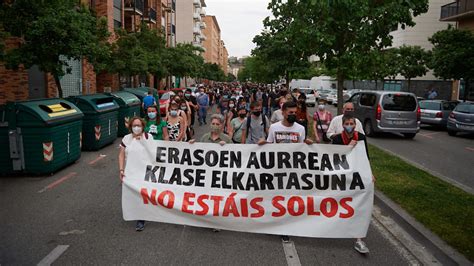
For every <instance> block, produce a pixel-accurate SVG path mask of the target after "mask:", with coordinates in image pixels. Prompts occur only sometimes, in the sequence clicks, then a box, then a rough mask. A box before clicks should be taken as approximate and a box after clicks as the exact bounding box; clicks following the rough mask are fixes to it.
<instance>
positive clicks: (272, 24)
mask: <svg viewBox="0 0 474 266" xmlns="http://www.w3.org/2000/svg"><path fill="white" fill-rule="evenodd" d="M269 9H271V11H272V13H273V16H274V18H273V19H269V18H267V19H266V21H265V23H264V24H265V26H266V31H267V32H268V34H270V35H271V36H278V35H280V34H281V33H283V38H281V40H282V41H283V42H285V43H281V42H280V43H278V44H280V45H283V47H285V46H286V45H288V44H291V45H290V48H288V47H285V48H283V50H285V51H286V52H289V53H292V52H293V51H296V52H297V54H300V55H301V58H306V57H307V56H309V55H317V56H318V57H319V59H320V61H321V62H322V63H323V64H324V65H325V66H326V67H327V68H328V69H329V70H333V71H334V72H335V73H336V77H337V80H338V98H339V99H342V98H343V97H342V87H343V81H344V79H346V78H348V76H349V75H350V74H351V72H352V73H353V74H354V69H355V67H356V66H357V65H358V58H360V57H361V56H363V55H366V54H368V53H370V51H372V50H374V49H379V50H380V49H383V48H385V47H389V46H390V45H391V43H392V37H391V36H390V34H389V33H390V32H391V31H393V30H394V29H396V28H397V27H401V28H405V27H406V26H413V25H414V24H415V23H414V22H413V16H417V15H419V14H422V13H424V12H426V11H427V10H428V0H419V1H410V0H384V1H380V0H370V1H367V0H351V1H335V0H328V1H317V0H311V1H298V0H288V1H281V0H272V1H271V3H270V4H269ZM285 44H286V45H285ZM257 45H259V43H258V42H257ZM338 111H339V113H340V112H341V111H342V101H339V104H338Z"/></svg>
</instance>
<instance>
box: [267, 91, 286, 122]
mask: <svg viewBox="0 0 474 266" xmlns="http://www.w3.org/2000/svg"><path fill="white" fill-rule="evenodd" d="M277 101H278V106H279V107H280V109H278V110H276V111H274V112H273V113H272V116H271V117H270V122H271V123H272V124H275V123H276V122H280V121H283V118H284V117H283V110H282V107H283V104H285V103H286V102H287V100H286V97H280V98H278V100H277Z"/></svg>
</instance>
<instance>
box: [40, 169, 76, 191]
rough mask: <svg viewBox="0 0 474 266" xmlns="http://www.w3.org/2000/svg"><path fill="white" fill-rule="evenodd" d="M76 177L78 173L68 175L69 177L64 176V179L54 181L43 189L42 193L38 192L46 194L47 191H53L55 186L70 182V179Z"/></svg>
mask: <svg viewBox="0 0 474 266" xmlns="http://www.w3.org/2000/svg"><path fill="white" fill-rule="evenodd" d="M75 175H77V173H76V172H72V173H69V174H67V175H65V176H63V177H61V178H60V179H58V180H56V181H54V182H53V183H51V184H49V185H47V186H46V187H44V188H43V189H41V190H40V191H38V193H43V192H45V191H47V190H50V189H53V188H54V187H55V186H57V185H59V184H61V183H62V182H64V181H66V180H68V179H69V178H71V177H73V176H75Z"/></svg>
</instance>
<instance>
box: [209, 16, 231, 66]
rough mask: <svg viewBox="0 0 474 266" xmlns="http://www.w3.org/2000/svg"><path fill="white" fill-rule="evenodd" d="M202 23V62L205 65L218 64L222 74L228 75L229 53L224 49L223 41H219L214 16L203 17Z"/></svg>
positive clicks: (219, 32) (217, 27) (217, 26)
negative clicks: (204, 25)
mask: <svg viewBox="0 0 474 266" xmlns="http://www.w3.org/2000/svg"><path fill="white" fill-rule="evenodd" d="M204 23H206V25H207V26H206V28H205V29H204V30H203V33H204V36H206V38H205V39H204V42H203V46H204V49H205V52H204V54H203V57H204V61H205V62H207V63H213V64H218V65H219V66H220V67H221V69H222V70H223V71H224V73H226V74H227V73H228V64H229V63H228V58H229V53H228V51H227V48H226V47H225V44H224V41H223V40H222V39H221V29H220V27H219V23H218V22H217V19H216V17H215V16H205V17H204Z"/></svg>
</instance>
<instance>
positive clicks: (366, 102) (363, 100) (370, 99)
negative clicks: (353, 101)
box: [360, 93, 377, 106]
mask: <svg viewBox="0 0 474 266" xmlns="http://www.w3.org/2000/svg"><path fill="white" fill-rule="evenodd" d="M376 99H377V97H376V96H375V95H374V94H370V93H364V94H362V95H361V96H360V105H363V106H374V105H375V100H376Z"/></svg>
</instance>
